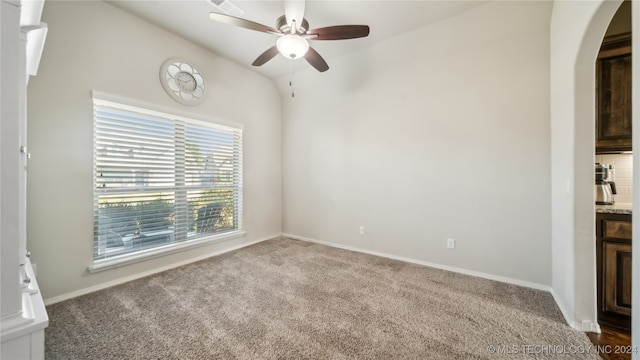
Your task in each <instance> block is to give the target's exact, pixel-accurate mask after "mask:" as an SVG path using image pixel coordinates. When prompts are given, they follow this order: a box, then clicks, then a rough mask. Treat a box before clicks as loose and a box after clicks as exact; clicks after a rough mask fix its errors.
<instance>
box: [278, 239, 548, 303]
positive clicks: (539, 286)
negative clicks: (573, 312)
mask: <svg viewBox="0 0 640 360" xmlns="http://www.w3.org/2000/svg"><path fill="white" fill-rule="evenodd" d="M282 236H284V237H288V238H291V239H295V240H302V241H307V242H312V243H316V244H321V245H326V246H331V247H334V248H339V249H344V250H351V251H356V252H360V253H364V254H369V255H375V256H380V257H384V258H388V259H394V260H400V261H404V262H408V263H412V264H417V265H424V266H429V267H433V268H436V269H441V270H447V271H451V272H455V273H460V274H464V275H471V276H475V277H479V278H483V279H488V280H494V281H499V282H503V283H507V284H513V285H519V286H524V287H528V288H532V289H537V290H543V291H551V287H549V286H547V285H542V284H537V283H532V282H529V281H523V280H518V279H513V278H508V277H504V276H498V275H493V274H487V273H483V272H478V271H473V270H467V269H462V268H458V267H454V266H447V265H442V264H437V263H432V262H429V261H422V260H417V259H412V258H408V257H403V256H397V255H391V254H387V253H382V252H378V251H372V250H367V249H362V248H358V247H354V246H348V245H342V244H337V243H333V242H328V241H321V240H316V239H311V238H307V237H304V236H298V235H293V234H285V233H283V234H282Z"/></svg>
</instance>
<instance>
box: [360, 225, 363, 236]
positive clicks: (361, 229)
mask: <svg viewBox="0 0 640 360" xmlns="http://www.w3.org/2000/svg"><path fill="white" fill-rule="evenodd" d="M360 235H364V225H360Z"/></svg>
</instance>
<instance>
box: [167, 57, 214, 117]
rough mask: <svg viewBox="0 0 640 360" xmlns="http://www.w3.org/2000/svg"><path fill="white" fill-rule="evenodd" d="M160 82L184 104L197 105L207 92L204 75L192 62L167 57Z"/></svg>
mask: <svg viewBox="0 0 640 360" xmlns="http://www.w3.org/2000/svg"><path fill="white" fill-rule="evenodd" d="M160 83H162V87H163V88H164V90H165V91H166V92H167V94H169V96H171V97H172V98H173V99H174V100H175V101H177V102H179V103H181V104H184V105H197V104H200V103H201V102H202V101H203V100H204V96H205V95H206V93H207V88H206V85H205V81H204V77H203V76H202V74H201V73H200V71H198V69H196V67H195V66H194V65H193V64H191V63H190V62H188V61H186V60H184V59H180V58H171V59H167V60H166V61H165V62H164V63H163V64H162V66H161V67H160Z"/></svg>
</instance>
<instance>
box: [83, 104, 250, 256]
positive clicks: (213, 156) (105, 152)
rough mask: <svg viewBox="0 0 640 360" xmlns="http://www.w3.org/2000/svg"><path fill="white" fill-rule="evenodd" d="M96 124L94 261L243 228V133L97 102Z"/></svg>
mask: <svg viewBox="0 0 640 360" xmlns="http://www.w3.org/2000/svg"><path fill="white" fill-rule="evenodd" d="M94 118H95V127H94V129H95V130H94V134H95V137H94V200H93V201H94V202H93V213H94V216H93V224H94V240H93V242H94V247H93V258H94V260H96V261H100V260H104V259H116V258H123V257H124V258H127V257H129V256H131V255H132V254H136V255H137V254H141V253H145V252H149V251H150V250H157V249H158V248H174V247H176V246H177V244H185V243H189V242H191V241H192V240H202V239H205V238H207V239H209V238H212V237H213V238H218V237H224V235H225V234H229V233H233V232H237V231H239V230H240V229H241V218H242V206H241V205H242V130H241V129H238V128H234V127H230V126H224V125H218V124H213V123H209V122H204V121H199V120H194V119H189V118H185V117H183V116H176V115H170V114H167V113H163V112H158V111H154V110H148V109H143V108H139V107H135V106H130V105H124V104H120V103H116V102H112V101H107V100H103V99H99V98H95V97H94Z"/></svg>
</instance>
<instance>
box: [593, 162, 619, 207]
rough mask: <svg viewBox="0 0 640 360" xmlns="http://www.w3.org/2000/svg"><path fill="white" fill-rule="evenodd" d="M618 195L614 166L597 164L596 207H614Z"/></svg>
mask: <svg viewBox="0 0 640 360" xmlns="http://www.w3.org/2000/svg"><path fill="white" fill-rule="evenodd" d="M616 194H617V191H616V183H615V182H614V181H613V165H610V164H600V163H596V184H595V197H596V205H613V204H614V203H615V200H614V198H613V196H614V195H616Z"/></svg>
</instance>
